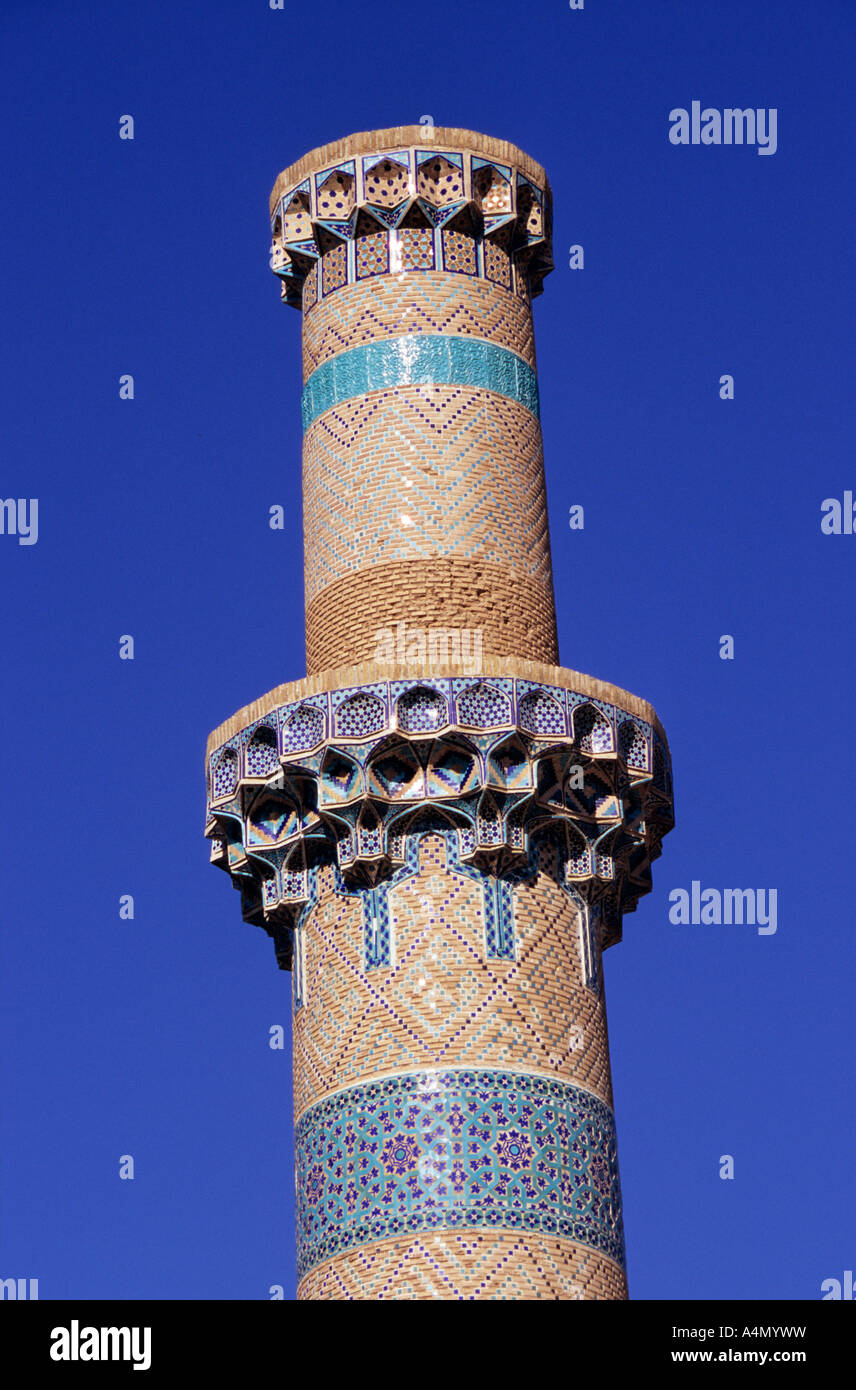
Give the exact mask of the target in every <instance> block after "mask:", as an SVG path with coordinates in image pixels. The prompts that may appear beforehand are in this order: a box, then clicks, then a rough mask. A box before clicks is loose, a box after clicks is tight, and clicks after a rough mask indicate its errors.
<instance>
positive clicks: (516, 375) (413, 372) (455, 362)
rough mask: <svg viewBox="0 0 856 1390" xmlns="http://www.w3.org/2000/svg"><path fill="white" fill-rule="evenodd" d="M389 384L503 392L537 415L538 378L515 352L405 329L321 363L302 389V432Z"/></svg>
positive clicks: (496, 346)
mask: <svg viewBox="0 0 856 1390" xmlns="http://www.w3.org/2000/svg"><path fill="white" fill-rule="evenodd" d="M394 386H475V387H479V388H481V389H483V390H485V391H495V392H496V393H497V394H498V395H501V396H507V397H508V398H509V399H510V400H513V401H517V402H519V404H520V405H522V406H524V408H525V409H526V410H528V411H530V413H531V414H532V415H534V416H535V418H536V420H537V419H538V418H539V407H538V379H537V377H536V375H535V372H534V371H533V370H532V368H531V367H530V366H529V364H528V362H524V360H523V358H522V357H518V355H517V353H516V352H511V351H510V350H509V349H508V348H504V347H500V346H499V345H498V344H497V343H487V342H484V341H482V340H481V339H478V338H463V337H453V336H452V335H450V334H447V333H444V334H434V333H432V334H425V333H407V334H401V335H400V336H399V337H397V338H390V339H388V340H386V341H380V342H372V343H365V344H363V345H362V346H361V347H355V348H351V349H350V350H349V351H348V352H342V353H339V354H338V356H336V357H333V358H330V359H329V360H328V361H327V362H324V363H322V365H321V366H320V367H318V369H317V370H316V371H314V372H313V373H312V375H311V376H310V377H309V380H308V381H307V383H306V385H305V387H304V388H303V397H302V411H303V430H304V433H305V432H306V431H307V430H308V429H309V427H310V426H311V425H312V424H313V422H314V421H315V420H317V419H318V417H319V415H323V414H324V412H325V411H326V410H330V409H332V407H333V406H336V405H340V404H341V402H342V401H348V400H352V399H353V398H354V397H355V396H362V395H365V394H366V392H368V391H380V390H383V389H384V388H389V387H394Z"/></svg>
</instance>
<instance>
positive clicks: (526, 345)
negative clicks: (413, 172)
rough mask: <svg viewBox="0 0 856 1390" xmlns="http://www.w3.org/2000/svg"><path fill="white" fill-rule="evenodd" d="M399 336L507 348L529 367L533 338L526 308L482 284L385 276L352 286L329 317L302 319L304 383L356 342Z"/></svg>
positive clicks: (445, 277)
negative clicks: (446, 336)
mask: <svg viewBox="0 0 856 1390" xmlns="http://www.w3.org/2000/svg"><path fill="white" fill-rule="evenodd" d="M399 333H411V334H412V333H451V334H454V335H456V336H458V337H462V336H463V337H475V338H482V339H485V340H486V341H487V342H491V343H497V344H499V346H500V347H506V348H509V349H510V350H511V351H512V352H516V353H517V355H518V356H519V357H522V358H523V361H524V362H527V363H528V364H529V366H530V367H534V366H535V337H534V333H533V331H532V313H531V310H530V309H529V308H528V306H526V305H523V304H521V303H520V302H519V300H516V299H512V298H511V297H510V296H509V295H508V294H506V293H504V291H502V290H500V289H498V288H497V287H496V286H494V285H491V284H487V283H486V282H485V281H484V280H473V281H471V282H470V281H467V280H451V281H450V279H449V277H448V275H444V274H442V273H440V272H429V273H425V274H422V275H419V276H418V277H414V276H410V275H399V276H390V277H389V278H387V279H384V280H378V281H375V282H374V283H373V284H369V285H361V286H353V287H352V288H351V289H350V290H349V291H348V293H347V294H346V295H340V296H339V299H338V300H337V302H336V312H335V314H315V313H309V314H307V315H306V317H305V318H304V320H303V362H304V380H306V379H307V378H308V377H309V376H311V375H312V373H313V372H314V371H316V369H317V368H318V367H320V366H321V364H322V363H323V362H326V361H327V360H328V359H329V358H331V357H335V356H336V354H337V353H341V352H345V351H347V350H348V349H349V348H353V347H357V346H359V344H360V343H368V342H377V341H380V340H383V339H387V338H393V337H395V336H396V335H397V334H399Z"/></svg>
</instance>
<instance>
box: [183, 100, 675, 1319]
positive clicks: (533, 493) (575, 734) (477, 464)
mask: <svg viewBox="0 0 856 1390" xmlns="http://www.w3.org/2000/svg"><path fill="white" fill-rule="evenodd" d="M429 139H430V147H428V141H429ZM271 211H272V222H273V232H274V249H273V255H272V267H273V268H274V270H275V271H276V272H277V273H278V274H279V275H280V277H281V279H282V283H283V297H284V298H285V299H286V300H287V301H288V302H289V303H292V304H294V305H295V306H296V307H302V309H303V314H304V319H303V329H304V376H305V386H304V396H303V418H304V426H305V431H306V433H305V444H304V513H305V514H304V542H305V567H306V626H307V665H308V669H309V675H308V677H307V679H306V680H304V681H297V682H293V683H292V684H290V685H285V686H280V687H278V688H277V689H276V690H274V691H271V692H270V693H269V694H268V695H267V696H265V697H263V699H261V700H259V701H256V702H255V704H253V705H251V706H248V707H247V708H246V709H244V710H241V711H239V712H238V714H236V715H235V716H234V717H233V718H232V719H231V720H228V721H227V722H226V724H224V725H221V727H220V728H219V729H217V730H215V731H214V733H213V734H212V735H211V737H210V739H209V747H208V824H207V828H206V833H207V834H208V836H209V837H210V839H211V840H212V842H213V846H212V854H211V857H212V860H213V862H214V863H215V864H217V865H218V866H219V867H221V868H223V869H224V870H226V871H227V872H228V873H229V874H230V876H231V877H232V880H233V882H234V883H235V885H236V886H238V887H240V888H241V893H242V910H243V914H244V917H245V919H246V920H247V921H249V922H253V923H257V924H258V925H261V926H263V927H264V928H265V929H266V930H267V931H268V932H269V933H270V934H271V935H272V936H273V938H274V941H275V944H276V947H277V956H278V959H279V961H280V964H281V965H282V966H283V967H284V968H286V969H291V970H292V975H293V995H294V1099H295V1166H296V1193H297V1235H298V1280H299V1285H298V1297H299V1298H302V1299H308V1298H311V1299H381V1298H396V1299H402V1298H408V1299H409V1298H416V1299H493V1298H510V1299H535V1298H550V1299H556V1298H558V1299H568V1298H586V1299H592V1298H594V1299H621V1298H626V1296H627V1289H626V1280H625V1276H624V1242H623V1226H622V1216H621V1198H620V1187H619V1177H618V1163H617V1153H616V1140H615V1124H614V1120H613V1114H612V1091H611V1080H610V1068H609V1048H608V1040H607V1028H606V1010H605V1002H604V995H603V977H602V971H601V954H602V951H603V950H604V949H605V948H606V947H607V946H609V945H611V944H613V943H614V942H616V941H618V940H619V939H620V935H621V922H622V916H623V914H624V913H625V912H627V911H632V910H633V909H634V908H635V905H636V901H637V899H638V898H639V896H641V894H643V893H645V892H647V891H649V889H650V886H651V882H650V864H651V861H652V860H653V859H654V858H656V857H657V856H658V855H659V853H660V842H661V840H662V836H663V835H664V834H665V833H666V831H667V830H668V829H669V828H670V827H671V824H672V811H671V780H670V771H669V755H668V748H667V746H666V743H665V737H664V735H663V731H662V729H661V728H660V725H659V723H658V721H657V719H656V716H655V715H654V712H653V710H652V709H651V708H650V706H648V705H646V704H645V702H644V701H641V700H638V699H637V698H636V697H635V696H632V695H628V694H627V693H626V692H624V691H621V690H619V689H618V688H616V687H614V686H608V685H605V684H603V683H602V682H599V681H596V680H593V679H592V678H590V677H587V676H581V675H579V674H578V673H576V672H571V671H567V670H563V669H562V668H560V667H558V666H556V665H553V664H550V663H554V662H555V661H556V659H557V653H556V635H555V614H554V605H553V591H552V577H551V569H550V552H549V538H548V532H547V514H546V502H545V493H544V474H543V463H542V456H541V435H540V426H539V424H538V401H537V387H536V384H535V377H534V344H533V334H532V318H531V308H530V300H531V297H532V295H533V294H536V293H537V292H538V291H539V290H540V287H541V279H542V278H543V275H544V274H545V273H546V271H547V270H549V269H550V266H551V262H550V241H549V218H550V192H549V187H548V185H547V181H546V179H545V177H544V173H543V170H541V169H540V168H539V166H538V165H535V164H534V163H533V162H532V161H531V160H530V159H529V158H528V157H527V156H526V155H524V154H523V153H522V152H521V151H519V150H517V149H516V148H515V147H514V146H511V145H508V144H506V143H505V142H503V141H497V140H492V139H490V138H489V137H487V136H482V135H476V134H474V133H472V132H468V131H460V130H439V129H438V130H433V131H432V132H431V133H430V135H429V134H428V133H427V132H426V131H425V129H424V128H422V127H415V128H414V127H405V128H397V129H395V130H391V131H375V132H370V133H368V134H362V135H357V136H352V137H349V138H348V139H346V140H343V141H340V142H337V143H336V144H335V145H330V146H327V147H325V148H324V149H321V150H316V151H314V152H313V153H312V154H310V155H308V156H306V158H305V159H303V160H301V161H300V162H299V163H298V164H296V165H294V166H292V167H291V168H290V169H288V170H286V171H285V173H284V174H282V175H281V176H280V178H279V179H278V181H277V184H276V187H275V189H274V193H273V196H272V200H271ZM545 663H546V664H545Z"/></svg>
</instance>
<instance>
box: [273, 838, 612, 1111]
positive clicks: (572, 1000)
mask: <svg viewBox="0 0 856 1390" xmlns="http://www.w3.org/2000/svg"><path fill="white" fill-rule="evenodd" d="M541 864H542V869H541V871H540V872H539V873H538V875H537V878H536V879H535V881H534V882H532V883H524V884H521V885H519V886H516V887H515V889H514V908H513V912H514V932H515V943H516V959H514V960H508V961H506V960H488V959H486V953H485V943H484V920H483V916H482V896H481V891H480V889H479V887H478V884H477V883H476V882H474V881H472V880H470V879H467V878H463V877H460V876H459V875H457V874H454V873H451V872H450V871H449V869H448V868H447V865H446V851H445V846H444V843H443V840H442V838H441V837H439V836H427V837H425V838H424V839H423V840H422V843H421V846H420V870H419V874H418V875H417V876H415V877H412V878H408V879H405V880H404V881H403V882H402V883H400V884H396V885H395V886H394V887H392V888H391V889H390V890H389V901H390V909H391V911H390V916H391V924H390V930H391V936H392V960H393V964H392V966H391V967H390V968H389V969H388V970H383V971H381V970H374V971H366V969H365V967H364V962H363V925H362V914H361V911H360V905H359V902H358V901H357V900H356V899H355V898H353V897H345V896H340V895H339V894H337V893H335V891H333V875H332V870H330V871H325V872H323V873H322V875H321V877H322V880H323V883H322V886H321V890H320V896H319V902H318V905H317V906H316V907H315V908H314V909H313V911H312V912H311V913H310V915H309V917H308V919H307V921H306V923H305V925H304V927H303V928H301V930H302V931H303V932H304V933H305V945H304V950H305V966H304V979H305V993H304V1002H303V1005H302V1007H301V1008H300V1009H298V1010H297V1013H296V1017H295V1020H294V1117H295V1122H297V1121H299V1119H300V1117H301V1115H302V1114H303V1113H304V1112H305V1111H306V1110H307V1108H308V1107H309V1106H310V1105H312V1104H314V1103H315V1102H317V1101H318V1100H320V1099H322V1098H323V1097H325V1096H327V1095H330V1094H331V1093H332V1092H334V1091H338V1090H341V1089H342V1088H344V1087H346V1086H351V1085H354V1084H355V1083H357V1082H361V1081H366V1080H370V1079H374V1078H377V1077H382V1076H387V1075H389V1074H390V1073H393V1072H413V1071H418V1070H419V1069H420V1068H424V1067H430V1066H448V1065H452V1064H455V1065H464V1066H468V1067H474V1068H475V1067H477V1068H486V1067H489V1068H503V1069H508V1068H519V1069H521V1070H524V1071H526V1072H527V1073H530V1074H535V1075H541V1076H545V1077H550V1078H555V1079H557V1080H561V1081H567V1082H572V1083H575V1084H577V1085H579V1086H581V1087H584V1088H585V1089H587V1090H588V1091H591V1092H592V1093H593V1094H594V1095H596V1096H599V1097H601V1099H602V1100H604V1101H605V1102H606V1103H607V1104H608V1105H611V1103H612V1088H611V1081H610V1071H609V1048H608V1041H607V1031H606V1005H605V1000H604V995H603V989H602V987H601V989H600V990H599V991H598V992H594V991H592V990H590V989H588V988H587V987H586V986H585V984H584V983H583V978H582V964H581V947H580V922H579V915H578V912H577V910H576V908H575V906H574V904H573V903H572V901H571V900H570V899H569V898H568V896H567V894H566V893H565V892H564V891H563V890H562V889H561V888H560V887H559V885H558V884H557V883H556V881H555V874H556V872H557V867H556V863H555V851H554V850H552V848H551V847H549V846H545V847H544V848H543V849H542V851H541Z"/></svg>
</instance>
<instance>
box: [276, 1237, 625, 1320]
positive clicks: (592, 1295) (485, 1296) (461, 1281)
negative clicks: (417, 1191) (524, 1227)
mask: <svg viewBox="0 0 856 1390" xmlns="http://www.w3.org/2000/svg"><path fill="white" fill-rule="evenodd" d="M297 1296H298V1298H299V1299H312V1300H313V1301H318V1300H321V1301H334V1300H336V1301H338V1300H343V1301H351V1300H355V1299H370V1300H372V1301H374V1300H377V1301H381V1300H384V1299H396V1300H402V1299H404V1300H414V1301H431V1302H437V1301H443V1302H457V1301H464V1300H467V1301H469V1300H471V1299H476V1300H478V1301H479V1302H481V1301H483V1300H484V1301H500V1300H508V1301H511V1302H514V1303H521V1302H535V1301H536V1300H550V1301H556V1300H565V1301H579V1300H581V1299H586V1300H604V1301H606V1300H608V1301H620V1300H623V1299H626V1297H627V1280H626V1278H625V1275H624V1271H623V1270H622V1269H621V1268H620V1266H619V1265H617V1264H614V1263H613V1262H612V1260H609V1259H607V1258H606V1256H604V1255H600V1254H598V1253H597V1252H596V1251H595V1250H591V1249H589V1248H588V1247H587V1246H584V1245H575V1244H574V1243H573V1242H572V1241H569V1240H560V1239H556V1237H551V1236H542V1235H538V1234H537V1233H535V1232H527V1234H526V1235H525V1236H521V1235H514V1234H511V1233H508V1232H505V1231H501V1230H499V1231H490V1232H483V1231H434V1232H430V1233H426V1234H425V1235H424V1236H421V1237H420V1236H415V1237H410V1238H407V1237H403V1236H394V1237H392V1238H391V1239H387V1240H378V1241H373V1242H372V1243H371V1244H370V1245H366V1246H358V1247H356V1249H353V1250H349V1251H347V1252H346V1254H344V1255H339V1256H337V1257H336V1258H334V1259H332V1260H327V1261H325V1262H323V1263H322V1264H319V1265H316V1267H315V1268H314V1269H312V1270H310V1272H309V1273H308V1274H307V1275H306V1276H305V1277H304V1279H303V1280H302V1282H301V1284H300V1287H299V1289H298V1294H297Z"/></svg>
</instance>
